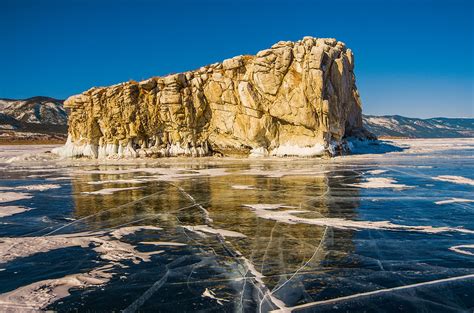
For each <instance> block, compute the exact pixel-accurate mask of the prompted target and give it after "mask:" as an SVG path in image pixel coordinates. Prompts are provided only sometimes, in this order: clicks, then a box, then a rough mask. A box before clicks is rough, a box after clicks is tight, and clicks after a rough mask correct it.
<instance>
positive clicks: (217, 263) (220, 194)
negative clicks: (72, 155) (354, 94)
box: [0, 139, 474, 312]
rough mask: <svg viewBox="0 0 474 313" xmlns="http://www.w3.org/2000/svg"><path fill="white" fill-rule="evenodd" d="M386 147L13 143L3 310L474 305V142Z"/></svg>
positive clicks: (2, 152)
mask: <svg viewBox="0 0 474 313" xmlns="http://www.w3.org/2000/svg"><path fill="white" fill-rule="evenodd" d="M373 144H374V143H369V142H360V143H357V142H356V143H355V144H354V147H355V149H359V152H360V148H361V147H363V148H365V149H367V150H368V151H370V152H371V153H370V154H356V155H351V156H342V157H336V158H331V159H321V158H314V159H311V158H297V157H288V158H276V157H272V156H271V155H268V156H265V157H262V158H255V159H243V158H235V159H232V158H213V157H208V158H199V159H191V158H182V157H177V158H172V159H167V158H163V159H159V160H155V159H140V160H133V161H131V160H126V159H113V158H111V159H103V160H87V159H72V160H71V159H69V160H67V159H59V158H57V157H55V156H53V155H51V154H48V153H43V152H44V151H45V149H44V147H36V148H35V147H7V148H5V149H0V163H1V164H0V168H1V171H0V173H1V174H0V199H2V200H1V201H3V202H2V203H0V214H1V213H2V212H3V213H4V214H10V213H14V212H17V214H13V215H8V216H4V217H3V218H2V219H1V221H0V223H1V224H2V227H0V233H1V234H0V268H1V270H0V282H1V284H0V311H6V310H12V311H14V310H23V311H25V310H53V311H60V312H62V311H102V312H110V311H117V312H118V311H123V312H138V311H140V312H155V311H167V312H184V311H206V312H255V311H258V312H268V311H272V310H282V311H291V310H309V311H317V312H346V311H349V312H358V311H363V310H366V311H369V312H379V311H386V312H398V311H402V312H415V311H417V310H424V311H426V312H448V311H453V312H465V311H469V310H470V309H471V308H472V307H474V290H473V289H472V288H471V285H472V281H473V276H472V275H473V271H472V268H474V245H473V242H474V233H473V230H474V222H473V220H472V212H473V210H474V202H473V200H474V199H473V197H472V192H473V189H472V188H473V185H472V184H471V181H472V179H473V178H474V175H473V170H474V140H473V139H462V140H460V139H450V140H449V141H447V140H397V141H386V142H385V143H377V144H375V146H373ZM374 147H375V148H374ZM112 148H113V147H112ZM35 149H39V150H35ZM28 186H30V187H28ZM50 187H51V188H50ZM30 208H31V210H29V211H22V212H23V213H21V210H23V209H30ZM177 295H178V296H177Z"/></svg>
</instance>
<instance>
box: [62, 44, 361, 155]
mask: <svg viewBox="0 0 474 313" xmlns="http://www.w3.org/2000/svg"><path fill="white" fill-rule="evenodd" d="M353 70H354V56H353V53H352V51H351V50H350V49H348V48H346V46H345V44H344V43H342V42H340V41H337V40H335V39H332V38H331V39H327V38H326V39H323V38H312V37H304V38H303V39H302V40H300V41H296V42H290V41H280V42H278V43H276V44H275V45H273V46H272V47H271V48H270V49H266V50H263V51H260V52H258V53H257V55H255V56H250V55H241V56H237V57H234V58H231V59H227V60H224V61H223V62H222V63H215V64H211V65H208V66H204V67H201V68H199V69H197V70H194V71H189V72H185V73H181V74H173V75H168V76H165V77H154V78H150V79H148V80H145V81H142V82H134V81H129V82H125V83H121V84H118V85H113V86H110V87H94V88H92V89H90V90H88V91H86V92H84V93H82V94H80V95H75V96H72V97H70V98H69V99H67V100H66V101H65V107H66V108H68V109H69V110H70V115H69V136H68V141H67V143H66V145H65V146H64V147H62V148H60V149H56V150H55V152H56V153H58V154H60V155H63V156H90V157H94V158H97V157H99V158H103V157H109V156H118V157H138V156H147V157H148V156H149V157H161V156H174V155H189V156H203V155H209V154H212V153H220V154H222V155H249V154H251V155H277V156H284V155H303V156H314V155H321V154H323V153H325V151H329V152H330V153H332V154H334V153H336V151H337V149H341V147H343V143H344V138H345V137H347V136H358V137H365V136H367V135H369V134H368V133H367V132H366V131H364V129H363V127H362V115H361V101H360V98H359V93H358V91H357V88H356V85H355V76H354V72H353Z"/></svg>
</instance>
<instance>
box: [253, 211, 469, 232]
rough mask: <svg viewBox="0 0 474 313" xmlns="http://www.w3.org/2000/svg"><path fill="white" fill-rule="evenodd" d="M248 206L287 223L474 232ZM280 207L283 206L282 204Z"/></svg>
mask: <svg viewBox="0 0 474 313" xmlns="http://www.w3.org/2000/svg"><path fill="white" fill-rule="evenodd" d="M244 206H246V207H250V208H252V210H253V211H254V213H255V215H257V217H259V218H263V219H267V220H273V221H277V222H282V223H287V224H310V225H317V226H329V227H335V228H339V229H353V230H364V229H374V230H392V231H412V232H421V233H427V234H436V233H444V232H459V233H466V234H474V230H470V229H465V228H456V227H433V226H411V225H399V224H393V223H391V222H389V221H355V220H347V219H343V218H326V217H325V218H306V217H300V216H297V215H296V214H301V213H312V212H311V211H307V210H300V209H296V210H294V209H293V210H280V211H276V210H274V208H270V209H265V208H264V207H258V206H257V207H255V206H249V205H244ZM279 207H282V206H281V205H280V206H279Z"/></svg>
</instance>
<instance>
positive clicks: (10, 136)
mask: <svg viewBox="0 0 474 313" xmlns="http://www.w3.org/2000/svg"><path fill="white" fill-rule="evenodd" d="M66 133H67V112H66V110H65V109H64V107H63V100H58V99H54V98H49V97H33V98H28V99H24V100H14V99H0V143H6V144H8V143H30V142H44V143H46V142H62V141H64V140H65V138H66Z"/></svg>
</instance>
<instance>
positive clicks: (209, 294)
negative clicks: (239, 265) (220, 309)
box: [201, 288, 229, 305]
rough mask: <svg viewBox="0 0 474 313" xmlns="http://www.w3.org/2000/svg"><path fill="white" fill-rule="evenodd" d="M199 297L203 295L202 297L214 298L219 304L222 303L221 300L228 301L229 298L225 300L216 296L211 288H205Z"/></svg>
mask: <svg viewBox="0 0 474 313" xmlns="http://www.w3.org/2000/svg"><path fill="white" fill-rule="evenodd" d="M201 297H203V298H211V299H213V300H216V302H217V303H218V304H220V305H222V302H227V301H229V300H226V299H222V298H218V297H216V294H215V293H214V292H213V291H212V290H210V289H208V288H206V290H204V292H203V293H202V295H201Z"/></svg>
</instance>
